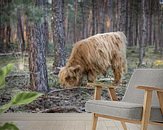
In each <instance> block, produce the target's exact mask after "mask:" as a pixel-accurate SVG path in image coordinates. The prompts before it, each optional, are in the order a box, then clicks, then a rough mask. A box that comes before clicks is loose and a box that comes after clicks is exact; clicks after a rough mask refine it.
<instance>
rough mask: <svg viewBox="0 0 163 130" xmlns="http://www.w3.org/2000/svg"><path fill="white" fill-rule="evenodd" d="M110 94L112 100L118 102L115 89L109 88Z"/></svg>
mask: <svg viewBox="0 0 163 130" xmlns="http://www.w3.org/2000/svg"><path fill="white" fill-rule="evenodd" d="M108 92H109V96H110V99H111V100H112V101H118V98H117V96H116V92H115V89H114V88H109V89H108Z"/></svg>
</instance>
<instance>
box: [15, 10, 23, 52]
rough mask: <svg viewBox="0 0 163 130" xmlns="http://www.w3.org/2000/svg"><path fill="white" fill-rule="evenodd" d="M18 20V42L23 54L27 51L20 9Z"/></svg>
mask: <svg viewBox="0 0 163 130" xmlns="http://www.w3.org/2000/svg"><path fill="white" fill-rule="evenodd" d="M17 19H18V23H17V35H18V40H19V44H20V49H21V52H24V51H25V40H24V29H23V26H22V19H21V12H20V9H18V10H17Z"/></svg>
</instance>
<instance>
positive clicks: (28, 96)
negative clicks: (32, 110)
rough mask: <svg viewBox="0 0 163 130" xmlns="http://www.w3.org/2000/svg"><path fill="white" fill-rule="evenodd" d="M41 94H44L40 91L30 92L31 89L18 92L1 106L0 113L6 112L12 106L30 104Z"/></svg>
mask: <svg viewBox="0 0 163 130" xmlns="http://www.w3.org/2000/svg"><path fill="white" fill-rule="evenodd" d="M41 95H43V94H41V93H38V92H30V91H23V92H20V93H18V94H16V95H15V96H14V97H13V98H12V99H11V101H10V102H9V103H8V104H5V105H3V106H2V107H1V108H0V113H3V112H5V111H6V110H8V109H9V108H10V107H12V106H20V105H26V104H29V103H31V102H33V101H34V100H36V99H37V98H38V97H39V96H41Z"/></svg>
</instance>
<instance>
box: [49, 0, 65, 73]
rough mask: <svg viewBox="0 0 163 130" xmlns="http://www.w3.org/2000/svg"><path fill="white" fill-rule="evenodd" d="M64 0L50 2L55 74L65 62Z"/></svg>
mask: <svg viewBox="0 0 163 130" xmlns="http://www.w3.org/2000/svg"><path fill="white" fill-rule="evenodd" d="M63 7H64V0H52V11H53V21H52V22H53V24H52V29H53V30H52V31H53V42H54V52H55V54H54V58H55V59H54V63H53V67H54V71H55V72H56V73H57V71H58V69H57V67H62V66H64V65H65V62H66V54H65V33H64V32H65V31H64V18H63V17H64V14H63V13H64V12H63Z"/></svg>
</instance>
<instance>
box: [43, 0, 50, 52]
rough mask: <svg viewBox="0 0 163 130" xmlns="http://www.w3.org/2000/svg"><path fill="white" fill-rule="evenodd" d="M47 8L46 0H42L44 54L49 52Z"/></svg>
mask: <svg viewBox="0 0 163 130" xmlns="http://www.w3.org/2000/svg"><path fill="white" fill-rule="evenodd" d="M47 8H48V0H43V10H44V12H45V16H44V39H45V50H46V54H48V53H49V48H48V45H49V24H48V12H47Z"/></svg>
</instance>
